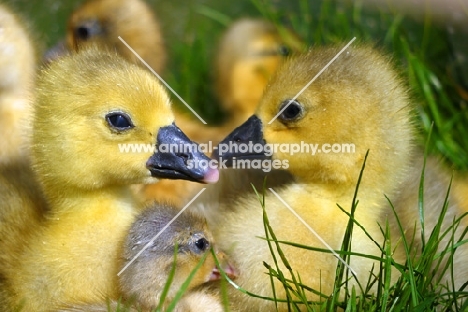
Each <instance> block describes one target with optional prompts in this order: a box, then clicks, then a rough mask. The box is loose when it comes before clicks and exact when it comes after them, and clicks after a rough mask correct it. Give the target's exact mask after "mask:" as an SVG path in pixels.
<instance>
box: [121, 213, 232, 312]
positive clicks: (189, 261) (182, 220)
mask: <svg viewBox="0 0 468 312" xmlns="http://www.w3.org/2000/svg"><path fill="white" fill-rule="evenodd" d="M176 214H177V211H176V210H174V208H172V207H168V206H164V205H159V206H154V207H151V208H149V209H147V210H145V212H143V213H142V214H141V215H140V216H139V217H138V219H137V221H135V222H134V224H133V225H132V227H131V229H130V232H129V235H128V237H127V241H126V242H125V244H124V253H123V254H124V259H123V260H124V264H125V265H127V264H128V263H129V262H130V261H131V260H133V259H134V258H135V257H136V258H135V260H134V261H133V262H132V263H131V264H129V265H128V266H127V268H126V269H125V270H123V271H122V273H121V275H120V284H121V288H122V291H123V293H124V294H126V295H128V296H133V297H134V299H136V301H137V302H138V303H140V304H141V305H142V306H143V307H146V308H154V307H156V306H157V305H158V303H159V299H160V295H161V293H162V290H163V288H164V286H165V285H166V283H167V282H168V279H169V274H170V272H171V270H172V267H173V265H175V275H174V279H173V281H172V283H171V286H170V290H169V293H168V295H167V298H168V299H170V300H171V299H173V298H174V296H175V294H176V292H177V291H178V290H179V289H180V288H181V286H182V284H183V283H184V282H185V280H186V279H187V277H188V276H189V274H190V273H191V272H192V270H194V269H195V268H196V266H197V265H199V264H200V263H201V261H203V258H204V257H206V258H205V260H204V262H203V263H201V266H200V268H199V269H198V270H197V271H196V273H195V275H194V277H193V279H192V281H191V283H190V284H189V287H188V289H187V291H188V292H190V291H191V290H193V289H196V288H199V287H201V286H202V285H205V284H206V283H208V282H212V281H215V280H218V279H219V278H220V272H219V270H218V268H217V266H216V264H215V261H214V258H213V257H212V255H211V254H209V253H210V250H211V248H214V242H213V237H212V235H211V233H210V231H209V230H208V229H207V226H206V222H205V220H204V219H202V218H200V217H199V216H197V215H194V214H191V213H190V212H184V213H182V214H181V215H180V216H178V217H177V218H176V219H175V220H174V221H173V222H172V223H170V222H171V220H173V218H174V217H175V216H176ZM169 223H170V224H169ZM166 226H167V228H165V227H166ZM157 234H159V236H158V237H157V238H156V239H155V236H156V235H157ZM176 245H177V254H176V258H174V252H175V246H176ZM143 248H146V249H144V251H143V252H142V253H141V254H139V253H140V252H141V250H143ZM214 250H215V253H216V255H217V258H218V259H219V261H220V265H221V267H222V269H223V270H224V271H225V272H226V273H227V274H228V275H229V276H230V277H232V278H233V277H235V270H234V269H233V267H232V266H231V265H230V264H229V263H228V261H227V259H226V258H225V255H224V253H222V252H220V251H218V250H216V248H215V249H214ZM138 254H139V255H138ZM137 255H138V256H137ZM174 261H175V263H174ZM207 286H208V284H207Z"/></svg>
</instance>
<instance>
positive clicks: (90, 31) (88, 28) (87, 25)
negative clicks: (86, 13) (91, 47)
mask: <svg viewBox="0 0 468 312" xmlns="http://www.w3.org/2000/svg"><path fill="white" fill-rule="evenodd" d="M102 34H103V30H102V28H101V25H100V23H99V22H98V21H97V20H95V19H91V20H85V21H82V22H81V23H80V25H78V26H77V27H76V28H75V37H76V39H78V40H82V41H85V40H89V39H91V37H94V36H99V35H102Z"/></svg>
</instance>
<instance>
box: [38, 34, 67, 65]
mask: <svg viewBox="0 0 468 312" xmlns="http://www.w3.org/2000/svg"><path fill="white" fill-rule="evenodd" d="M69 53H70V51H69V50H68V49H67V46H66V44H65V40H62V41H59V42H58V43H57V44H56V45H54V46H53V47H52V48H50V49H49V50H47V51H46V52H45V53H44V56H43V58H42V59H43V61H44V63H45V64H49V63H50V62H53V61H55V60H56V59H58V58H59V57H62V56H65V55H67V54H69Z"/></svg>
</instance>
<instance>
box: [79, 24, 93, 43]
mask: <svg viewBox="0 0 468 312" xmlns="http://www.w3.org/2000/svg"><path fill="white" fill-rule="evenodd" d="M75 35H76V37H77V38H78V39H81V40H88V39H89V37H90V36H91V32H90V31H89V28H88V27H86V26H80V27H77V28H75Z"/></svg>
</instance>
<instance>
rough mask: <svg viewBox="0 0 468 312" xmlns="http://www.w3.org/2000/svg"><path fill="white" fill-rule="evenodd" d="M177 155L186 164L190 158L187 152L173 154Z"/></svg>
mask: <svg viewBox="0 0 468 312" xmlns="http://www.w3.org/2000/svg"><path fill="white" fill-rule="evenodd" d="M175 155H176V156H177V157H180V158H182V160H183V161H184V164H186V165H188V161H189V160H190V159H192V157H191V155H190V154H187V153H176V154H175Z"/></svg>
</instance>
